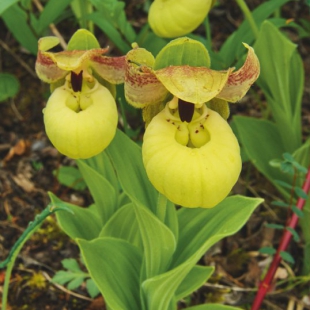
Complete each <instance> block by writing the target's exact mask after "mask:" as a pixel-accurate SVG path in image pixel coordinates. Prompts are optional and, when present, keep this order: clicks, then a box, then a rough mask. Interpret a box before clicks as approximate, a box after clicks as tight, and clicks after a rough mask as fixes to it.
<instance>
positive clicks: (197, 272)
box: [176, 265, 214, 300]
mask: <svg viewBox="0 0 310 310" xmlns="http://www.w3.org/2000/svg"><path fill="white" fill-rule="evenodd" d="M213 272H214V267H210V266H198V265H197V266H194V267H193V269H192V270H191V271H190V272H189V273H188V274H187V276H186V277H185V278H184V280H183V281H182V283H181V284H180V286H179V287H178V289H177V291H176V300H180V299H182V298H184V297H186V296H188V295H189V294H191V293H192V292H194V291H195V290H197V289H198V288H200V287H201V286H202V285H203V284H204V283H205V282H207V280H208V279H209V278H210V277H211V275H212V273H213Z"/></svg>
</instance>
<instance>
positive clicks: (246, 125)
mask: <svg viewBox="0 0 310 310" xmlns="http://www.w3.org/2000/svg"><path fill="white" fill-rule="evenodd" d="M233 123H234V125H235V127H236V128H237V136H238V138H239V141H240V143H241V145H242V147H243V148H244V149H245V151H246V153H247V155H248V157H249V159H250V160H251V161H252V163H253V164H254V165H255V167H256V168H257V169H258V170H259V171H260V172H262V173H263V174H264V175H265V177H267V178H268V179H269V180H270V181H271V182H273V180H274V179H280V180H283V181H287V182H290V178H289V176H287V175H286V174H284V173H282V172H281V171H280V170H279V169H277V168H273V167H271V166H270V165H269V162H270V160H272V159H276V158H281V157H282V154H283V153H284V152H285V147H284V145H283V142H282V139H281V136H280V134H279V131H278V129H277V127H276V125H275V124H274V123H272V122H270V121H267V120H262V119H255V118H251V117H244V116H235V117H234V120H233ZM275 185H276V184H275ZM276 186H277V185H276ZM277 188H278V190H279V191H280V192H281V193H282V194H283V195H285V196H287V191H286V190H284V189H283V188H281V187H280V186H277Z"/></svg>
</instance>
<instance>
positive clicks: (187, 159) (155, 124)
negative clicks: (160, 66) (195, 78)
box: [142, 98, 241, 208]
mask: <svg viewBox="0 0 310 310" xmlns="http://www.w3.org/2000/svg"><path fill="white" fill-rule="evenodd" d="M173 100H174V101H175V100H177V99H176V98H174V99H173ZM169 106H170V105H169V104H167V105H166V107H165V109H164V110H163V111H161V112H160V113H159V114H157V115H156V116H155V117H154V118H153V120H152V121H151V123H150V124H149V126H148V127H147V129H146V132H145V135H144V142H143V145H142V154H143V162H144V166H145V169H146V171H147V174H148V177H149V179H150V181H151V182H152V184H153V185H154V187H155V188H156V189H157V190H158V191H159V192H160V193H162V194H164V195H165V196H166V197H167V198H168V199H170V200H171V201H172V202H174V203H176V204H179V205H182V206H185V207H190V208H192V207H203V208H211V207H214V206H215V205H217V204H218V203H219V202H220V201H222V200H223V199H224V198H225V197H226V196H227V195H228V194H229V192H230V191H231V188H232V186H233V185H234V184H235V183H236V181H237V179H238V177H239V174H240V171H241V157H240V150H239V145H238V141H237V139H236V137H235V135H234V133H233V132H232V130H231V128H230V126H229V125H228V123H227V122H226V121H225V120H224V119H223V118H222V117H221V116H220V115H219V114H218V113H217V112H214V111H212V110H211V109H208V108H207V107H206V105H203V106H202V107H201V108H199V109H196V111H195V113H194V117H193V119H192V120H191V121H190V122H189V123H188V122H186V121H185V122H182V121H181V120H180V118H179V116H178V113H177V110H175V109H171V108H170V107H169Z"/></svg>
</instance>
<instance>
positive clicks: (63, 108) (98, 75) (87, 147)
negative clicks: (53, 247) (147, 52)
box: [36, 29, 125, 158]
mask: <svg viewBox="0 0 310 310" xmlns="http://www.w3.org/2000/svg"><path fill="white" fill-rule="evenodd" d="M58 43H59V40H58V38H56V37H44V38H42V39H40V40H39V43H38V45H39V52H38V56H37V61H36V72H37V75H38V76H39V78H40V79H41V80H43V81H44V82H47V83H50V84H51V89H52V90H53V92H52V94H51V96H50V98H49V100H48V102H47V106H46V108H45V109H44V110H43V114H44V123H45V129H46V133H47V135H48V137H49V139H50V140H51V142H52V143H53V145H54V146H55V147H56V148H57V149H58V150H59V152H61V153H62V154H64V155H67V156H69V157H71V158H89V157H92V156H94V155H97V154H98V153H100V152H101V151H103V150H104V149H105V148H106V147H107V146H108V145H109V143H110V142H111V140H112V139H113V137H114V135H115V132H116V127H117V121H118V113H117V108H116V103H115V100H114V97H113V95H112V94H111V92H110V91H113V87H112V86H111V83H113V84H117V83H122V82H123V81H124V68H125V67H124V66H125V57H107V56H103V55H102V54H105V53H106V52H107V51H108V49H107V48H100V46H99V43H98V42H97V40H96V38H95V37H94V36H93V35H92V34H91V33H90V32H88V31H86V30H84V29H82V30H78V31H77V32H76V33H75V34H74V35H73V36H72V38H71V40H70V42H69V44H68V49H67V50H66V51H62V52H58V53H53V52H49V51H48V50H49V49H51V48H53V47H54V46H56V45H57V44H58Z"/></svg>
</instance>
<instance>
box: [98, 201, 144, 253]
mask: <svg viewBox="0 0 310 310" xmlns="http://www.w3.org/2000/svg"><path fill="white" fill-rule="evenodd" d="M99 237H113V238H117V239H123V240H126V241H127V242H129V243H131V244H133V245H135V246H136V247H138V248H140V249H141V250H143V242H142V237H141V232H140V230H139V225H138V221H137V217H136V212H135V209H134V204H133V203H129V204H127V205H125V206H123V207H121V208H120V209H119V210H117V211H116V212H115V213H114V214H113V215H112V216H111V218H110V219H109V221H108V222H107V223H106V224H105V225H104V227H103V228H102V230H101V232H100V234H99Z"/></svg>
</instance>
